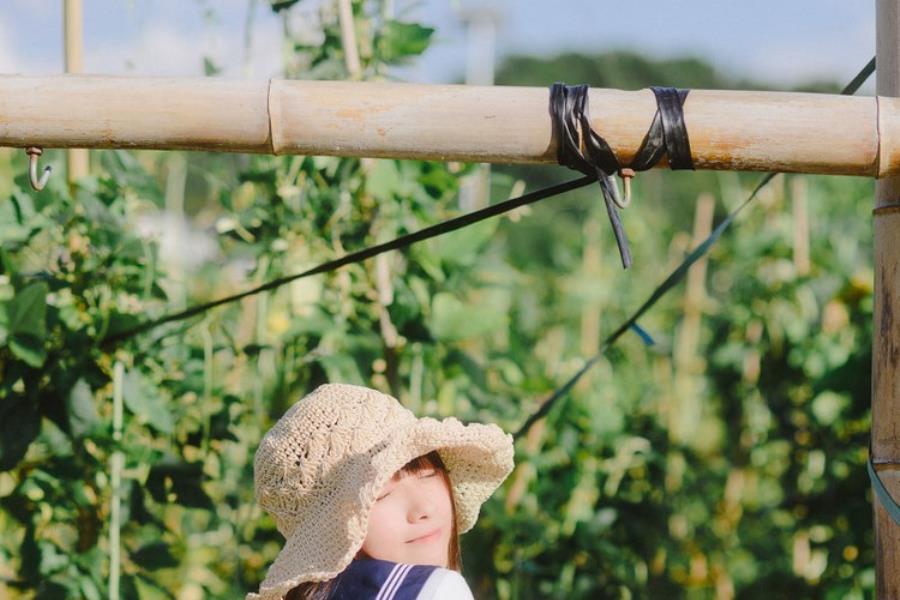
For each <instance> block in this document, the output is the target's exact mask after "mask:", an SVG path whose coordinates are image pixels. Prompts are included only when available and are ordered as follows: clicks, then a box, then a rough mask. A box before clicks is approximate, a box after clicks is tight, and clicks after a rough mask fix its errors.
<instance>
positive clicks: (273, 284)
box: [100, 177, 594, 347]
mask: <svg viewBox="0 0 900 600" xmlns="http://www.w3.org/2000/svg"><path fill="white" fill-rule="evenodd" d="M593 182H594V179H593V178H592V177H581V178H580V179H573V180H571V181H567V182H564V183H559V184H556V185H552V186H550V187H547V188H544V189H541V190H536V191H534V192H530V193H528V194H524V195H522V196H519V197H518V198H511V199H509V200H505V201H503V202H498V203H497V204H493V205H491V206H488V207H485V208H482V209H479V210H476V211H474V212H471V213H468V214H465V215H461V216H459V217H455V218H453V219H449V220H447V221H443V222H441V223H437V224H435V225H431V226H429V227H426V228H424V229H420V230H418V231H414V232H412V233H407V234H405V235H401V236H399V237H397V238H394V239H393V240H390V241H387V242H384V243H382V244H378V245H375V246H369V247H367V248H363V249H362V250H358V251H356V252H351V253H350V254H347V255H344V256H342V257H340V258H337V259H334V260H330V261H327V262H324V263H321V264H319V265H317V266H315V267H313V268H311V269H308V270H306V271H303V272H302V273H296V274H294V275H288V276H285V277H279V278H278V279H273V280H272V281H268V282H266V283H264V284H262V285H260V286H257V287H255V288H252V289H249V290H246V291H243V292H240V293H237V294H233V295H231V296H225V297H224V298H219V299H218V300H212V301H210V302H204V303H202V304H197V305H195V306H191V307H189V308H187V309H185V310H182V311H179V312H176V313H171V314H168V315H164V316H162V317H159V318H157V319H153V320H151V321H147V322H145V323H141V324H139V325H136V326H135V327H132V328H130V329H127V330H125V331H122V332H118V333H114V334H112V335H109V336H107V337H105V338H104V339H103V340H102V341H101V342H100V344H101V346H103V347H109V346H111V345H114V344H118V343H120V342H122V341H124V340H127V339H129V338H132V337H134V336H136V335H139V334H141V333H144V332H145V331H149V330H150V329H153V328H154V327H158V326H160V325H163V324H164V323H171V322H173V321H181V320H184V319H189V318H191V317H193V316H195V315H199V314H202V313H204V312H206V311H207V310H210V309H212V308H215V307H217V306H222V305H223V304H229V303H231V302H236V301H238V300H241V299H243V298H246V297H248V296H253V295H254V294H258V293H260V292H265V291H268V290H272V289H275V288H277V287H280V286H282V285H284V284H286V283H290V282H292V281H295V280H297V279H303V278H304V277H311V276H313V275H319V274H321V273H327V272H330V271H334V270H336V269H338V268H340V267H343V266H345V265H349V264H351V263H357V262H361V261H364V260H366V259H369V258H372V257H373V256H377V255H379V254H383V253H385V252H390V251H391V250H399V249H401V248H406V247H407V246H410V245H412V244H415V243H416V242H421V241H424V240H427V239H430V238H433V237H437V236H439V235H441V234H444V233H449V232H451V231H456V230H457V229H462V228H463V227H466V226H467V225H472V224H475V223H478V222H479V221H483V220H485V219H488V218H490V217H494V216H497V215H500V214H503V213H505V212H509V211H511V210H513V209H515V208H518V207H520V206H525V205H526V204H533V203H535V202H538V201H540V200H544V199H546V198H549V197H551V196H556V195H558V194H562V193H564V192H569V191H571V190H575V189H578V188H581V187H585V186H587V185H590V184H591V183H593Z"/></svg>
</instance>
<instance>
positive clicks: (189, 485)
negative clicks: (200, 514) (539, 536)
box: [147, 461, 213, 510]
mask: <svg viewBox="0 0 900 600" xmlns="http://www.w3.org/2000/svg"><path fill="white" fill-rule="evenodd" d="M203 479H204V475H203V464H202V463H199V462H193V463H187V462H173V461H165V462H161V463H158V464H156V465H154V466H153V468H152V469H150V475H149V476H148V477H147V491H149V492H150V495H151V496H152V497H153V499H154V500H156V501H157V502H160V503H168V502H169V500H170V496H169V494H170V493H171V494H174V501H175V502H177V503H178V504H181V505H182V506H188V507H192V508H205V509H208V510H212V508H213V502H212V499H210V497H209V496H208V495H207V494H206V492H205V491H204V490H203V486H202V483H203Z"/></svg>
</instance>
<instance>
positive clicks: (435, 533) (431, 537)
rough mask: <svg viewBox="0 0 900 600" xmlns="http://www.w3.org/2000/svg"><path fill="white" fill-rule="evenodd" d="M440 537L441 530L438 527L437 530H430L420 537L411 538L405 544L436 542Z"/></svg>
mask: <svg viewBox="0 0 900 600" xmlns="http://www.w3.org/2000/svg"><path fill="white" fill-rule="evenodd" d="M440 536H441V528H440V527H438V528H437V529H432V530H431V531H429V532H428V533H426V534H424V535H421V536H419V537H417V538H413V539H411V540H409V541H407V542H406V543H407V544H414V543H427V542H433V541H435V540H437V539H438V538H439V537H440Z"/></svg>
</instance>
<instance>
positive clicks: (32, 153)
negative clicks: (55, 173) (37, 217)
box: [25, 146, 53, 192]
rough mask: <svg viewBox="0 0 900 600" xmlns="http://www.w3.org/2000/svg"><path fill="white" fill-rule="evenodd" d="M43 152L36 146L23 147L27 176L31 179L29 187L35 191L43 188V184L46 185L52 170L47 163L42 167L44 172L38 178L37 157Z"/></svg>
mask: <svg viewBox="0 0 900 600" xmlns="http://www.w3.org/2000/svg"><path fill="white" fill-rule="evenodd" d="M43 153H44V151H43V150H41V149H40V148H38V147H37V146H31V147H29V148H26V149H25V154H27V155H28V162H29V165H28V176H29V178H30V179H31V187H33V188H34V190H35V191H37V192H40V191H41V190H42V189H44V186H45V185H47V180H48V179H49V178H50V172H51V171H52V170H53V167H51V166H50V165H47V166H46V167H44V172H43V173H42V174H41V177H40V179H38V174H37V171H38V158H39V157H40V156H41V154H43Z"/></svg>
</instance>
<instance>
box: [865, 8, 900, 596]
mask: <svg viewBox="0 0 900 600" xmlns="http://www.w3.org/2000/svg"><path fill="white" fill-rule="evenodd" d="M876 22H877V27H876V37H877V41H876V47H877V62H878V71H877V75H878V82H877V93H878V94H883V95H885V96H900V0H878V3H877V13H876ZM892 101H893V100H892ZM883 104H884V103H880V105H883ZM874 213H875V214H874V220H875V223H874V230H875V289H874V294H875V314H874V318H875V323H874V328H873V346H872V461H873V463H874V464H875V469H876V470H877V472H878V474H879V475H880V477H881V479H882V481H883V482H884V485H885V487H886V488H887V490H888V492H890V494H891V495H892V496H893V497H894V499H895V500H900V370H898V369H900V252H898V250H897V244H896V240H897V239H898V238H900V177H896V176H895V177H890V178H887V179H883V180H881V181H879V182H878V184H877V185H876V188H875V211H874ZM873 504H874V505H875V552H876V554H875V557H876V560H875V572H876V587H877V595H878V598H900V526H898V525H897V524H896V523H894V522H893V521H892V520H891V518H890V516H889V515H888V513H887V511H885V510H884V507H883V506H881V503H880V502H879V500H878V498H877V497H874V499H873Z"/></svg>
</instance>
